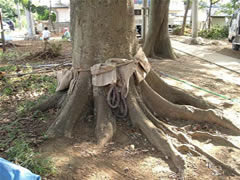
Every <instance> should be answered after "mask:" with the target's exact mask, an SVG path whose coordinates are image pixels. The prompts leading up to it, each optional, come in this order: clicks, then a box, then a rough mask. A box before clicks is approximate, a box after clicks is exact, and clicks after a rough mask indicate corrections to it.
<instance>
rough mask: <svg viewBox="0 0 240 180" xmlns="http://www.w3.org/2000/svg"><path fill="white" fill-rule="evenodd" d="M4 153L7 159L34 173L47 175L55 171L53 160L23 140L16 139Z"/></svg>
mask: <svg viewBox="0 0 240 180" xmlns="http://www.w3.org/2000/svg"><path fill="white" fill-rule="evenodd" d="M6 155H7V159H8V160H9V161H12V162H14V163H16V164H19V165H21V166H23V167H25V168H27V169H30V170H31V171H32V172H34V173H36V174H40V175H43V176H49V175H53V174H55V172H56V171H55V167H54V164H53V161H52V160H51V159H49V158H43V157H41V155H40V154H39V153H36V152H34V151H33V149H32V148H31V147H30V146H29V144H28V143H27V142H26V141H24V140H16V141H15V142H14V143H13V146H12V147H10V148H9V149H8V150H7V151H6Z"/></svg>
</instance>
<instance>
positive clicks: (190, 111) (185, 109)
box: [140, 81, 240, 135]
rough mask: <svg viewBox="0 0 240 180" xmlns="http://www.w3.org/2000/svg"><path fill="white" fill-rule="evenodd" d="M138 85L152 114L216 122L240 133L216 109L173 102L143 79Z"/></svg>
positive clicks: (233, 131)
mask: <svg viewBox="0 0 240 180" xmlns="http://www.w3.org/2000/svg"><path fill="white" fill-rule="evenodd" d="M140 87H141V91H142V94H144V96H143V100H144V103H145V104H146V106H147V107H148V108H149V109H150V110H151V112H153V113H154V114H155V113H156V114H157V116H158V117H167V118H169V119H172V120H189V121H193V122H206V123H210V124H217V125H219V126H222V127H225V128H227V129H229V130H230V131H231V132H232V133H233V134H235V135H240V129H239V128H238V127H236V126H235V125H234V124H233V122H232V121H230V120H229V119H227V118H225V117H224V116H223V114H221V113H220V112H219V111H217V110H213V109H207V110H204V109H199V108H195V107H193V106H188V105H176V104H173V103H171V102H169V101H167V100H166V99H164V98H163V97H161V96H160V95H159V94H158V93H157V92H155V91H154V90H153V89H152V88H151V87H150V86H149V85H148V84H147V82H146V81H143V82H142V83H141V84H140Z"/></svg>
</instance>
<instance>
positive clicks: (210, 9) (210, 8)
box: [208, 0, 213, 30]
mask: <svg viewBox="0 0 240 180" xmlns="http://www.w3.org/2000/svg"><path fill="white" fill-rule="evenodd" d="M212 5H213V3H212V0H210V6H209V11H208V30H210V28H211V14H212Z"/></svg>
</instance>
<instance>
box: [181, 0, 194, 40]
mask: <svg viewBox="0 0 240 180" xmlns="http://www.w3.org/2000/svg"><path fill="white" fill-rule="evenodd" d="M191 2H192V1H191V0H185V1H184V4H186V8H185V13H184V16H183V23H182V28H181V32H180V35H184V30H185V26H186V20H187V15H188V10H189V9H190V8H191Z"/></svg>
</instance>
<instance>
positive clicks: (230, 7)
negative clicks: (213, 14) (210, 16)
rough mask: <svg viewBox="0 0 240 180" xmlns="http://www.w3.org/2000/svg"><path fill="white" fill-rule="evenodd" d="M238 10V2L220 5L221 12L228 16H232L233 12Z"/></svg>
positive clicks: (237, 0) (239, 4) (239, 2)
mask: <svg viewBox="0 0 240 180" xmlns="http://www.w3.org/2000/svg"><path fill="white" fill-rule="evenodd" d="M239 9H240V1H239V0H231V2H228V3H224V4H222V5H221V12H224V13H226V14H228V15H230V16H232V15H233V14H234V12H236V11H237V10H239Z"/></svg>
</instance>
